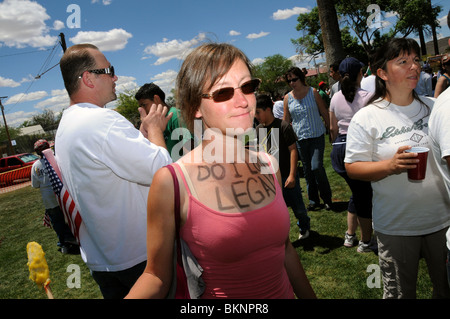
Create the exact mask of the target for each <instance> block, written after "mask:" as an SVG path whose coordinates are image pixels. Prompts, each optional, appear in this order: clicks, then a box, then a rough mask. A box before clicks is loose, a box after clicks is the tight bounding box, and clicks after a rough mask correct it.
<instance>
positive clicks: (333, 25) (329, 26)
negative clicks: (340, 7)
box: [317, 0, 345, 67]
mask: <svg viewBox="0 0 450 319" xmlns="http://www.w3.org/2000/svg"><path fill="white" fill-rule="evenodd" d="M317 8H318V9H319V20H320V27H321V29H322V39H323V46H324V49H325V57H326V59H327V66H328V67H329V66H330V64H332V63H334V62H336V61H339V60H342V59H344V58H345V52H344V48H343V46H342V39H341V31H340V29H339V23H338V19H337V14H336V8H335V7H334V1H333V0H317Z"/></svg>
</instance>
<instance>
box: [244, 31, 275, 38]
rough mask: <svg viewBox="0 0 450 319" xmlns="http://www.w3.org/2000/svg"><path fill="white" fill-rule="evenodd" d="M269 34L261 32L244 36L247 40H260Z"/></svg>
mask: <svg viewBox="0 0 450 319" xmlns="http://www.w3.org/2000/svg"><path fill="white" fill-rule="evenodd" d="M269 34H270V32H263V31H261V32H260V33H250V34H249V35H247V36H246V38H247V39H251V40H253V39H258V38H262V37H265V36H267V35H269Z"/></svg>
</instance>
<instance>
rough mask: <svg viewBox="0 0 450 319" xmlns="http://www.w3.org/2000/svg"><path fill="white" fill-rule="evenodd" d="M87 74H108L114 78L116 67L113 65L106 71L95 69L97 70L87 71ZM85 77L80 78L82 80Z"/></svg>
mask: <svg viewBox="0 0 450 319" xmlns="http://www.w3.org/2000/svg"><path fill="white" fill-rule="evenodd" d="M85 72H89V73H95V74H108V75H110V76H111V77H112V78H113V77H114V75H115V73H114V67H113V66H112V65H111V66H110V67H109V68H105V69H95V70H87V71H85ZM82 76H83V75H80V76H79V78H81V77H82Z"/></svg>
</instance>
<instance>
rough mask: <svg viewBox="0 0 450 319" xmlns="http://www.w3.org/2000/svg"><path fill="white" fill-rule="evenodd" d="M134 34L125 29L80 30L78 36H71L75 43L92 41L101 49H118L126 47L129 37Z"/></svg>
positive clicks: (104, 50)
mask: <svg viewBox="0 0 450 319" xmlns="http://www.w3.org/2000/svg"><path fill="white" fill-rule="evenodd" d="M132 36H133V35H132V34H131V33H128V32H127V31H125V30H123V29H112V30H109V31H105V32H103V31H80V32H78V33H77V35H76V36H74V37H73V38H70V41H72V43H74V44H79V43H92V44H94V45H96V46H97V47H98V48H99V49H100V51H103V52H106V51H118V50H122V49H123V48H125V46H126V45H127V43H128V39H129V38H131V37H132Z"/></svg>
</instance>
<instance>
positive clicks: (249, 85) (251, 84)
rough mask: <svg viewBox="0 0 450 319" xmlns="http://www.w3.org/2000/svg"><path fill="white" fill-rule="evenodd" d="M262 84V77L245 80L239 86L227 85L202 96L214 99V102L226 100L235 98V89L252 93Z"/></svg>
mask: <svg viewBox="0 0 450 319" xmlns="http://www.w3.org/2000/svg"><path fill="white" fill-rule="evenodd" d="M260 84H261V80H260V79H253V80H250V81H247V82H245V83H244V84H242V85H241V86H239V87H237V88H232V87H226V88H221V89H218V90H216V91H214V92H212V93H211V94H202V98H205V99H213V100H214V102H225V101H228V100H230V99H232V98H233V96H234V90H236V89H241V91H242V93H244V94H252V93H255V92H256V90H257V89H258V87H259V85H260Z"/></svg>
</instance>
